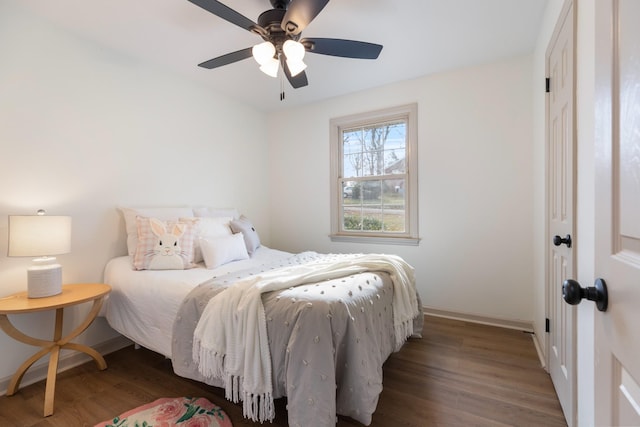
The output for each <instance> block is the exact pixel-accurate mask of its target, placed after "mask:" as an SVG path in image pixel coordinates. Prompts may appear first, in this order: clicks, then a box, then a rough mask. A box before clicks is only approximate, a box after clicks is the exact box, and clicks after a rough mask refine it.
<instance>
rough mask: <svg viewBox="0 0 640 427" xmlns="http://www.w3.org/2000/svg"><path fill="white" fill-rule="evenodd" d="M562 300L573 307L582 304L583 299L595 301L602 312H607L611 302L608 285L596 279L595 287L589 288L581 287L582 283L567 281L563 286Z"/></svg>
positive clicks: (602, 280)
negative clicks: (608, 304)
mask: <svg viewBox="0 0 640 427" xmlns="http://www.w3.org/2000/svg"><path fill="white" fill-rule="evenodd" d="M562 298H564V300H565V301H566V302H567V303H569V304H571V305H576V304H580V301H582V299H583V298H586V299H588V300H589V301H595V303H596V307H597V308H598V310H600V311H607V303H608V302H609V294H608V293H607V284H606V283H605V281H604V279H596V282H595V284H594V286H592V287H589V288H583V287H581V286H580V283H578V282H576V281H575V280H572V279H568V280H565V281H564V283H563V284H562Z"/></svg>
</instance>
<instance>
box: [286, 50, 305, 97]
mask: <svg viewBox="0 0 640 427" xmlns="http://www.w3.org/2000/svg"><path fill="white" fill-rule="evenodd" d="M280 65H281V66H282V69H283V70H284V75H285V76H287V80H289V83H291V86H293V88H294V89H299V88H301V87H305V86H307V85H308V84H309V81H308V80H307V74H306V73H305V72H304V71H302V72H301V73H300V74H296V75H295V76H292V75H291V71H289V66H288V65H287V61H285V60H284V55H282V56H281V57H280Z"/></svg>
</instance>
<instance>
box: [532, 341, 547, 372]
mask: <svg viewBox="0 0 640 427" xmlns="http://www.w3.org/2000/svg"><path fill="white" fill-rule="evenodd" d="M531 338H532V339H533V345H534V346H535V347H536V352H537V353H538V358H539V359H540V365H541V366H542V369H544V370H545V371H547V372H549V369H547V362H546V358H545V356H544V353H543V352H542V346H540V342H539V341H538V335H536V334H531Z"/></svg>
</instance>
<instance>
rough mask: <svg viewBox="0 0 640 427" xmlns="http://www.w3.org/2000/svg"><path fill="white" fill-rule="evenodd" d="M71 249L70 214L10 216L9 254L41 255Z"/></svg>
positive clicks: (55, 253) (60, 252) (64, 251)
mask: <svg viewBox="0 0 640 427" xmlns="http://www.w3.org/2000/svg"><path fill="white" fill-rule="evenodd" d="M70 251H71V217H70V216H50V215H10V216H9V254H8V255H9V256H12V257H14V256H15V257H21V256H31V257H34V256H35V257H40V256H49V255H59V254H66V253H69V252H70Z"/></svg>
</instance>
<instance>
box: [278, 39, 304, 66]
mask: <svg viewBox="0 0 640 427" xmlns="http://www.w3.org/2000/svg"><path fill="white" fill-rule="evenodd" d="M282 51H283V52H284V55H285V56H286V57H287V59H288V60H289V61H299V62H302V58H304V52H305V49H304V45H303V44H302V43H300V42H297V41H295V40H291V39H289V40H287V41H285V42H284V44H283V45H282Z"/></svg>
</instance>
